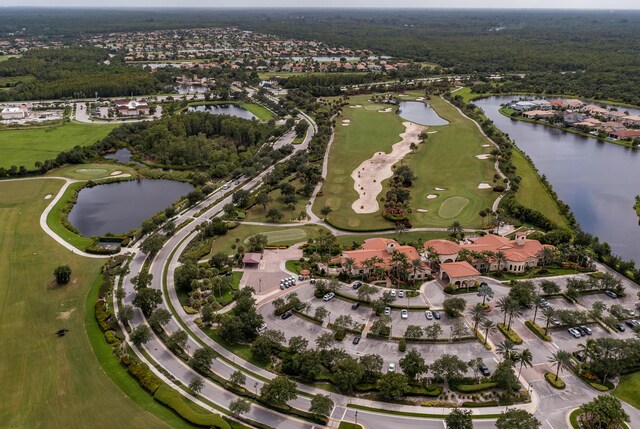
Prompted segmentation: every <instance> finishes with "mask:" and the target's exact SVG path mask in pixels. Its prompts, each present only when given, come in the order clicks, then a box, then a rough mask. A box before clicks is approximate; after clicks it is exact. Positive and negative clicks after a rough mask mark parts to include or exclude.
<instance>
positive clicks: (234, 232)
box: [211, 225, 324, 255]
mask: <svg viewBox="0 0 640 429" xmlns="http://www.w3.org/2000/svg"><path fill="white" fill-rule="evenodd" d="M320 230H324V228H322V227H321V226H315V225H314V226H307V225H300V227H296V228H291V227H278V226H277V225H274V226H260V225H238V226H237V227H235V228H234V229H231V230H229V232H227V233H226V234H225V235H223V236H221V237H218V238H216V240H215V241H214V243H213V246H212V249H211V254H212V255H213V254H215V253H217V252H224V253H227V254H231V253H233V249H232V248H231V246H232V245H233V244H236V245H238V244H242V243H244V242H245V240H246V239H247V238H249V237H250V236H252V235H255V234H265V235H266V236H267V237H268V238H269V244H294V243H299V242H301V241H305V240H306V239H308V238H309V237H313V236H315V235H317V234H318V232H319V231H320ZM303 233H304V235H303Z"/></svg>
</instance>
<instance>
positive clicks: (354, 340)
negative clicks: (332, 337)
mask: <svg viewBox="0 0 640 429" xmlns="http://www.w3.org/2000/svg"><path fill="white" fill-rule="evenodd" d="M359 342H360V336H359V335H356V336H355V337H353V344H358V343H359Z"/></svg>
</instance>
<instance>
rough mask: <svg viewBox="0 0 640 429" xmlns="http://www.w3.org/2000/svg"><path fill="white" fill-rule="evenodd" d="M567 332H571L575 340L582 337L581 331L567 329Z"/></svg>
mask: <svg viewBox="0 0 640 429" xmlns="http://www.w3.org/2000/svg"><path fill="white" fill-rule="evenodd" d="M567 331H569V333H570V334H571V335H572V336H573V338H580V337H581V336H582V335H581V334H580V331H578V330H577V329H574V328H569V329H567Z"/></svg>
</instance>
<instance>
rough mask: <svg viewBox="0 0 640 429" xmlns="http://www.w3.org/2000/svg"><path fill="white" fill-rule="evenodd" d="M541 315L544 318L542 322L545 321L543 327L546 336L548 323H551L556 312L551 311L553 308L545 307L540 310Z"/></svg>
mask: <svg viewBox="0 0 640 429" xmlns="http://www.w3.org/2000/svg"><path fill="white" fill-rule="evenodd" d="M542 315H543V316H544V320H545V321H546V325H545V327H544V334H545V335H548V334H549V323H551V320H552V319H553V317H554V316H555V315H556V311H555V310H554V309H553V307H547V308H545V309H544V310H542Z"/></svg>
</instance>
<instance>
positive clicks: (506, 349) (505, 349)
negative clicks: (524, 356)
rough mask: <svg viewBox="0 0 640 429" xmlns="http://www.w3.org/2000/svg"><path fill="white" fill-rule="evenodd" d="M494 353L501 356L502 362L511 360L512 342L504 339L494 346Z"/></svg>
mask: <svg viewBox="0 0 640 429" xmlns="http://www.w3.org/2000/svg"><path fill="white" fill-rule="evenodd" d="M496 353H498V354H499V355H500V356H502V359H503V360H507V359H509V360H513V355H514V353H515V344H514V343H513V341H511V340H509V339H506V340H504V341H503V342H501V343H500V344H498V345H497V346H496Z"/></svg>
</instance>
